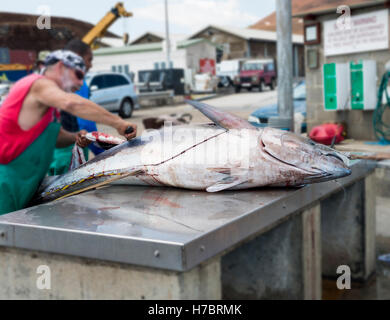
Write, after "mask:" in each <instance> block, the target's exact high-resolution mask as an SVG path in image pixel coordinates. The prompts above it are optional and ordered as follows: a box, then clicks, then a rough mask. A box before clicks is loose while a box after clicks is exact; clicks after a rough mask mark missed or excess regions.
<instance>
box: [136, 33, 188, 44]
mask: <svg viewBox="0 0 390 320" xmlns="http://www.w3.org/2000/svg"><path fill="white" fill-rule="evenodd" d="M148 34H150V35H152V36H155V37H157V38H160V39H162V40H164V39H165V33H163V32H152V31H147V32H145V33H143V34H141V35H140V36H138V37H137V38H135V39H134V40H133V41H131V42H130V44H133V43H134V42H137V41H138V40H140V39H142V38H143V37H145V36H146V35H148ZM186 38H187V36H186V35H185V34H175V33H173V34H172V33H170V34H169V39H170V40H171V41H172V40H173V41H176V42H178V41H182V40H184V39H186Z"/></svg>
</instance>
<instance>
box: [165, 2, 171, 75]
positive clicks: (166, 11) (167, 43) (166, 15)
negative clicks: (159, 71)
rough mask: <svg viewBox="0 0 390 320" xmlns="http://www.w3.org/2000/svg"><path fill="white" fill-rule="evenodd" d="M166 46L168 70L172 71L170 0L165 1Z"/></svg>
mask: <svg viewBox="0 0 390 320" xmlns="http://www.w3.org/2000/svg"><path fill="white" fill-rule="evenodd" d="M165 44H166V46H167V69H170V65H171V64H170V62H171V42H170V41H169V23H168V0H165Z"/></svg>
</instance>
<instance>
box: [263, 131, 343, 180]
mask: <svg viewBox="0 0 390 320" xmlns="http://www.w3.org/2000/svg"><path fill="white" fill-rule="evenodd" d="M260 139H261V144H262V147H263V151H265V152H266V153H268V154H269V155H270V156H272V157H273V158H275V159H277V160H278V161H280V162H283V163H285V164H287V165H291V166H293V167H296V168H299V169H301V170H303V171H304V172H305V174H304V176H305V178H304V181H303V183H313V182H322V181H327V180H332V179H336V178H341V177H345V176H348V175H350V174H351V170H350V169H349V168H348V166H347V165H346V163H347V161H348V159H347V158H346V157H345V156H344V155H343V154H341V153H339V152H337V151H336V150H334V149H332V148H329V147H327V146H324V145H321V144H317V143H315V142H313V141H312V140H309V139H305V138H303V137H302V136H299V135H296V134H294V133H291V132H288V131H283V130H278V129H274V128H269V127H267V128H265V129H264V130H263V132H262V134H261V138H260ZM306 173H307V174H306Z"/></svg>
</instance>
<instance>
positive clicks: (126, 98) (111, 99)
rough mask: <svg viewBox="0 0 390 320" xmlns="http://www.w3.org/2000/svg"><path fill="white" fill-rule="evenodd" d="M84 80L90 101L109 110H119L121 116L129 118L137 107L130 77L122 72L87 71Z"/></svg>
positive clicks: (136, 99) (136, 98)
mask: <svg viewBox="0 0 390 320" xmlns="http://www.w3.org/2000/svg"><path fill="white" fill-rule="evenodd" d="M85 79H86V82H87V85H88V86H89V89H90V92H91V94H90V99H91V101H93V102H95V103H97V104H98V105H100V106H102V107H103V108H105V109H107V110H109V111H119V115H120V116H121V117H122V118H130V117H131V115H132V113H133V111H134V109H139V108H140V106H139V104H138V97H137V94H136V91H135V88H134V84H133V83H132V81H131V79H130V77H128V76H127V75H126V74H124V73H117V72H97V73H88V74H87V76H86V78H85Z"/></svg>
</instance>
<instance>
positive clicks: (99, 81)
mask: <svg viewBox="0 0 390 320" xmlns="http://www.w3.org/2000/svg"><path fill="white" fill-rule="evenodd" d="M92 86H97V88H98V89H104V88H105V83H104V76H98V77H95V78H93V79H92V81H91V86H90V87H91V88H92Z"/></svg>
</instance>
